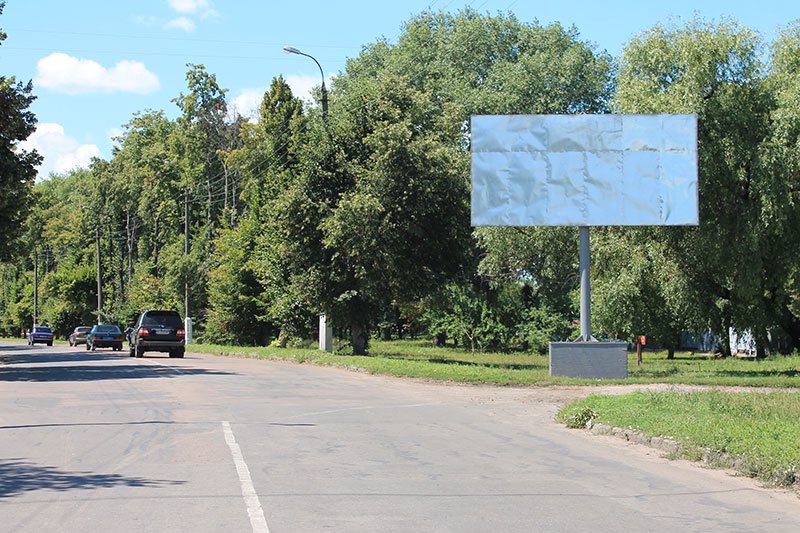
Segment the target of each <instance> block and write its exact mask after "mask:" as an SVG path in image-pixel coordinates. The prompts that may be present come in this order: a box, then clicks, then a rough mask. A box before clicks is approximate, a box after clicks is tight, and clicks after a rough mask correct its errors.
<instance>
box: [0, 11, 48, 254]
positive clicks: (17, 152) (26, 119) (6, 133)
mask: <svg viewBox="0 0 800 533" xmlns="http://www.w3.org/2000/svg"><path fill="white" fill-rule="evenodd" d="M4 8H5V2H0V15H2V13H3V9H4ZM5 38H6V34H5V33H4V32H3V31H2V30H0V44H1V43H2V41H4V40H5ZM35 99H36V97H35V96H33V84H32V83H31V82H28V83H27V84H23V83H22V82H18V81H17V80H16V79H15V78H14V76H11V77H6V76H5V75H0V261H3V260H8V259H9V258H11V257H12V256H13V255H15V254H16V253H18V252H19V248H17V247H16V246H15V241H16V240H17V238H19V236H20V235H21V233H22V230H23V227H24V224H23V222H24V220H25V216H26V214H27V213H28V210H29V208H30V201H31V197H30V191H31V186H32V185H33V181H34V178H35V177H36V166H37V165H39V164H40V163H41V161H42V159H41V157H40V156H39V154H37V153H36V151H35V150H31V151H26V150H23V149H21V148H20V147H19V143H20V142H21V141H24V140H26V139H27V138H28V137H29V136H30V135H31V134H32V133H33V132H34V131H35V130H36V117H35V116H34V114H33V113H32V112H31V111H29V110H28V108H29V107H30V105H31V103H32V102H33V101H34V100H35Z"/></svg>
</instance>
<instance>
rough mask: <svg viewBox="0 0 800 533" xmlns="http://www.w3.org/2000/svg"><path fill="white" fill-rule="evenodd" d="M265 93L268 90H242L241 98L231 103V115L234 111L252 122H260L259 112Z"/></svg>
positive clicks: (238, 97)
mask: <svg viewBox="0 0 800 533" xmlns="http://www.w3.org/2000/svg"><path fill="white" fill-rule="evenodd" d="M265 91H266V89H262V88H255V89H242V90H241V91H240V92H239V96H237V97H236V98H234V99H233V100H232V101H231V103H230V106H229V108H230V111H231V115H232V114H233V113H232V112H233V111H236V112H237V113H239V114H240V115H242V116H243V117H245V118H247V119H248V120H249V121H250V122H256V121H258V111H259V107H260V106H261V100H263V99H264V92H265Z"/></svg>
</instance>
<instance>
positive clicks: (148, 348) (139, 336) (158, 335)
mask: <svg viewBox="0 0 800 533" xmlns="http://www.w3.org/2000/svg"><path fill="white" fill-rule="evenodd" d="M128 339H129V343H130V355H131V357H134V356H136V357H143V356H144V353H145V352H169V356H170V357H183V352H184V340H185V332H184V329H183V320H181V315H179V314H178V313H177V311H145V312H143V313H142V314H141V315H139V320H137V321H136V324H135V325H134V326H133V331H131V333H130V335H129V336H128Z"/></svg>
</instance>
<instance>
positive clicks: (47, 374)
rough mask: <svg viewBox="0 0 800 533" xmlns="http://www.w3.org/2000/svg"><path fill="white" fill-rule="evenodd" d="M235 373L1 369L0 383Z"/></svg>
mask: <svg viewBox="0 0 800 533" xmlns="http://www.w3.org/2000/svg"><path fill="white" fill-rule="evenodd" d="M233 375H236V374H235V373H234V372H225V371H220V370H206V369H204V368H187V367H183V368H179V369H178V368H172V367H168V366H161V365H158V366H156V365H143V364H121V365H114V366H92V365H64V366H41V367H30V366H17V367H15V366H13V365H7V366H0V381H34V382H58V381H103V380H113V379H152V378H179V377H182V376H233Z"/></svg>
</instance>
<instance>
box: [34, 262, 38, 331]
mask: <svg viewBox="0 0 800 533" xmlns="http://www.w3.org/2000/svg"><path fill="white" fill-rule="evenodd" d="M38 316H39V251H38V250H37V249H36V248H34V249H33V323H34V324H36V319H37V317H38Z"/></svg>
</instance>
